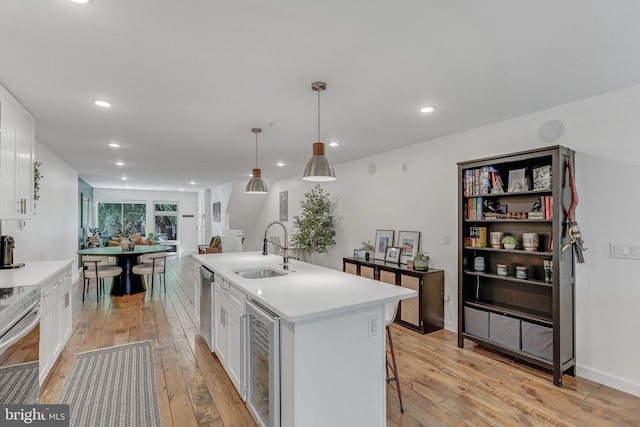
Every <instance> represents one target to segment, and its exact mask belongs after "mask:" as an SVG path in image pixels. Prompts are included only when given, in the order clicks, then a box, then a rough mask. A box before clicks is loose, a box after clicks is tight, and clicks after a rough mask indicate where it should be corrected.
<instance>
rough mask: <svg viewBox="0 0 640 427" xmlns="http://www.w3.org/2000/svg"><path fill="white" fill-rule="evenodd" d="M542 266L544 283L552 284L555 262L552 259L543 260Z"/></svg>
mask: <svg viewBox="0 0 640 427" xmlns="http://www.w3.org/2000/svg"><path fill="white" fill-rule="evenodd" d="M542 266H543V268H544V281H545V282H547V283H551V279H552V278H553V260H552V259H545V260H543V261H542Z"/></svg>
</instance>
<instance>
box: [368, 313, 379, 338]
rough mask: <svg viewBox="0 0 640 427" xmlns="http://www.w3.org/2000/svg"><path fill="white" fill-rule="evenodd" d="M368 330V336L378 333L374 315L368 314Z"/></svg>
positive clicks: (376, 319) (376, 320)
mask: <svg viewBox="0 0 640 427" xmlns="http://www.w3.org/2000/svg"><path fill="white" fill-rule="evenodd" d="M368 330H369V336H370V337H372V336H374V335H378V318H377V317H375V316H369V318H368Z"/></svg>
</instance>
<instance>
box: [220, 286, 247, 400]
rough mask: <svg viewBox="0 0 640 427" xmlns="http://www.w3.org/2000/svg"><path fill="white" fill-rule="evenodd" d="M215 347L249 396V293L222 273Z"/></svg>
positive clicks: (236, 382) (230, 372)
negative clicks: (246, 334)
mask: <svg viewBox="0 0 640 427" xmlns="http://www.w3.org/2000/svg"><path fill="white" fill-rule="evenodd" d="M215 281H216V289H215V312H214V316H215V323H216V325H215V331H216V338H215V341H216V344H215V349H216V350H215V351H216V355H217V356H218V359H219V360H220V363H222V366H223V367H224V369H225V371H226V372H227V375H229V378H230V379H231V382H232V383H233V385H234V386H235V387H236V389H237V390H238V393H240V396H241V397H242V398H243V399H245V398H246V396H245V385H244V371H245V370H244V363H245V355H244V330H243V326H244V322H243V319H244V316H245V300H246V295H245V294H244V293H243V292H241V291H240V290H239V289H238V288H237V287H235V286H234V285H233V284H231V283H229V282H227V281H226V280H224V279H223V278H222V277H220V276H219V275H216V276H215Z"/></svg>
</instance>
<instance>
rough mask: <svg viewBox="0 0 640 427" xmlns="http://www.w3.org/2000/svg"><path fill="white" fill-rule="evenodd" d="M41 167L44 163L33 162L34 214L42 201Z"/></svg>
mask: <svg viewBox="0 0 640 427" xmlns="http://www.w3.org/2000/svg"><path fill="white" fill-rule="evenodd" d="M40 166H42V162H33V214H34V215H35V213H36V206H37V204H38V200H40V179H41V178H42V177H43V175H42V174H40Z"/></svg>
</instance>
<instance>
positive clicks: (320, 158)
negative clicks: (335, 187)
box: [302, 82, 336, 182]
mask: <svg viewBox="0 0 640 427" xmlns="http://www.w3.org/2000/svg"><path fill="white" fill-rule="evenodd" d="M326 88H327V84H326V83H325V82H313V83H311V89H313V90H314V91H316V92H317V93H318V142H316V143H314V144H313V157H311V160H309V162H308V163H307V166H306V167H305V168H304V173H303V174H302V179H304V180H305V181H320V182H323V181H334V180H335V179H336V175H335V173H334V172H333V167H332V166H331V165H330V164H329V161H328V160H327V158H326V157H325V155H324V143H323V142H320V141H321V140H320V92H322V91H323V90H325V89H326Z"/></svg>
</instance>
